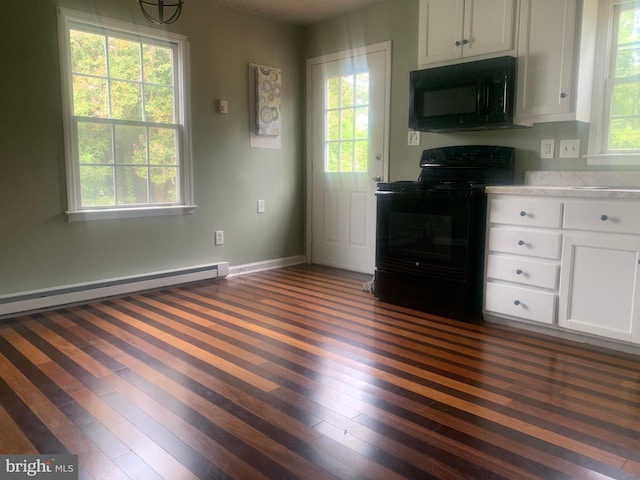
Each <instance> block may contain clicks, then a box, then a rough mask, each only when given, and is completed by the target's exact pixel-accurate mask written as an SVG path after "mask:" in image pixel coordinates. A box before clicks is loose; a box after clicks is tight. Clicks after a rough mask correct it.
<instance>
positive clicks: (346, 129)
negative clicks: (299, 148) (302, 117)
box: [325, 72, 369, 173]
mask: <svg viewBox="0 0 640 480" xmlns="http://www.w3.org/2000/svg"><path fill="white" fill-rule="evenodd" d="M325 121H326V129H325V131H326V132H327V138H326V139H325V146H326V152H325V171H326V172H342V173H344V172H367V171H368V165H369V163H368V157H369V151H368V150H369V73H367V72H363V73H357V74H354V75H345V76H338V77H333V78H330V79H329V80H328V81H327V106H326V109H325Z"/></svg>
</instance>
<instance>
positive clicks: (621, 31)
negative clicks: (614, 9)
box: [618, 7, 640, 45]
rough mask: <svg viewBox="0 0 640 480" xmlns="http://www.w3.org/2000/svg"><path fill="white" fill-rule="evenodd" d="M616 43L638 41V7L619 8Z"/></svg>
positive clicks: (639, 32) (639, 31)
mask: <svg viewBox="0 0 640 480" xmlns="http://www.w3.org/2000/svg"><path fill="white" fill-rule="evenodd" d="M618 21H619V28H618V45H624V44H627V43H631V42H640V7H636V8H624V9H621V10H620V18H619V20H618Z"/></svg>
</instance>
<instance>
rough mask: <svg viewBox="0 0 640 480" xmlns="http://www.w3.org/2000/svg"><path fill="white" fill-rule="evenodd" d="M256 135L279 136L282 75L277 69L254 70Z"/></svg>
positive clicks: (262, 68) (260, 68) (263, 68)
mask: <svg viewBox="0 0 640 480" xmlns="http://www.w3.org/2000/svg"><path fill="white" fill-rule="evenodd" d="M255 72H256V77H255V82H256V83H255V88H256V132H255V133H256V135H260V136H269V137H277V136H280V131H281V126H282V122H281V118H280V102H281V98H282V97H281V89H282V73H281V72H280V69H278V68H271V67H263V66H258V67H257V68H256V69H255Z"/></svg>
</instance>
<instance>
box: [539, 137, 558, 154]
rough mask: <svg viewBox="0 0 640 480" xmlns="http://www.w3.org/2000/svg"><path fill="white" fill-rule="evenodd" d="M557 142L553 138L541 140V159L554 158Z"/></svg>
mask: <svg viewBox="0 0 640 480" xmlns="http://www.w3.org/2000/svg"><path fill="white" fill-rule="evenodd" d="M555 149H556V141H555V140H554V139H553V138H548V139H544V140H540V158H553V155H554V152H555Z"/></svg>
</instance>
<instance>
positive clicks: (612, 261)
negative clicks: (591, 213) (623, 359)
mask: <svg viewBox="0 0 640 480" xmlns="http://www.w3.org/2000/svg"><path fill="white" fill-rule="evenodd" d="M639 260H640V238H636V237H620V236H617V235H598V234H592V235H584V234H570V235H565V237H564V244H563V260H562V267H561V269H562V270H561V271H562V275H561V280H560V305H559V307H560V308H559V325H560V326H561V327H565V328H569V329H572V330H577V331H580V332H585V333H590V334H594V335H600V336H603V337H608V338H612V339H616V340H623V341H628V342H634V343H640V322H639V320H638V319H639V318H640V282H639V278H638V274H639V273H640V271H639V270H640V268H639V267H640V265H638V261H639Z"/></svg>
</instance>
